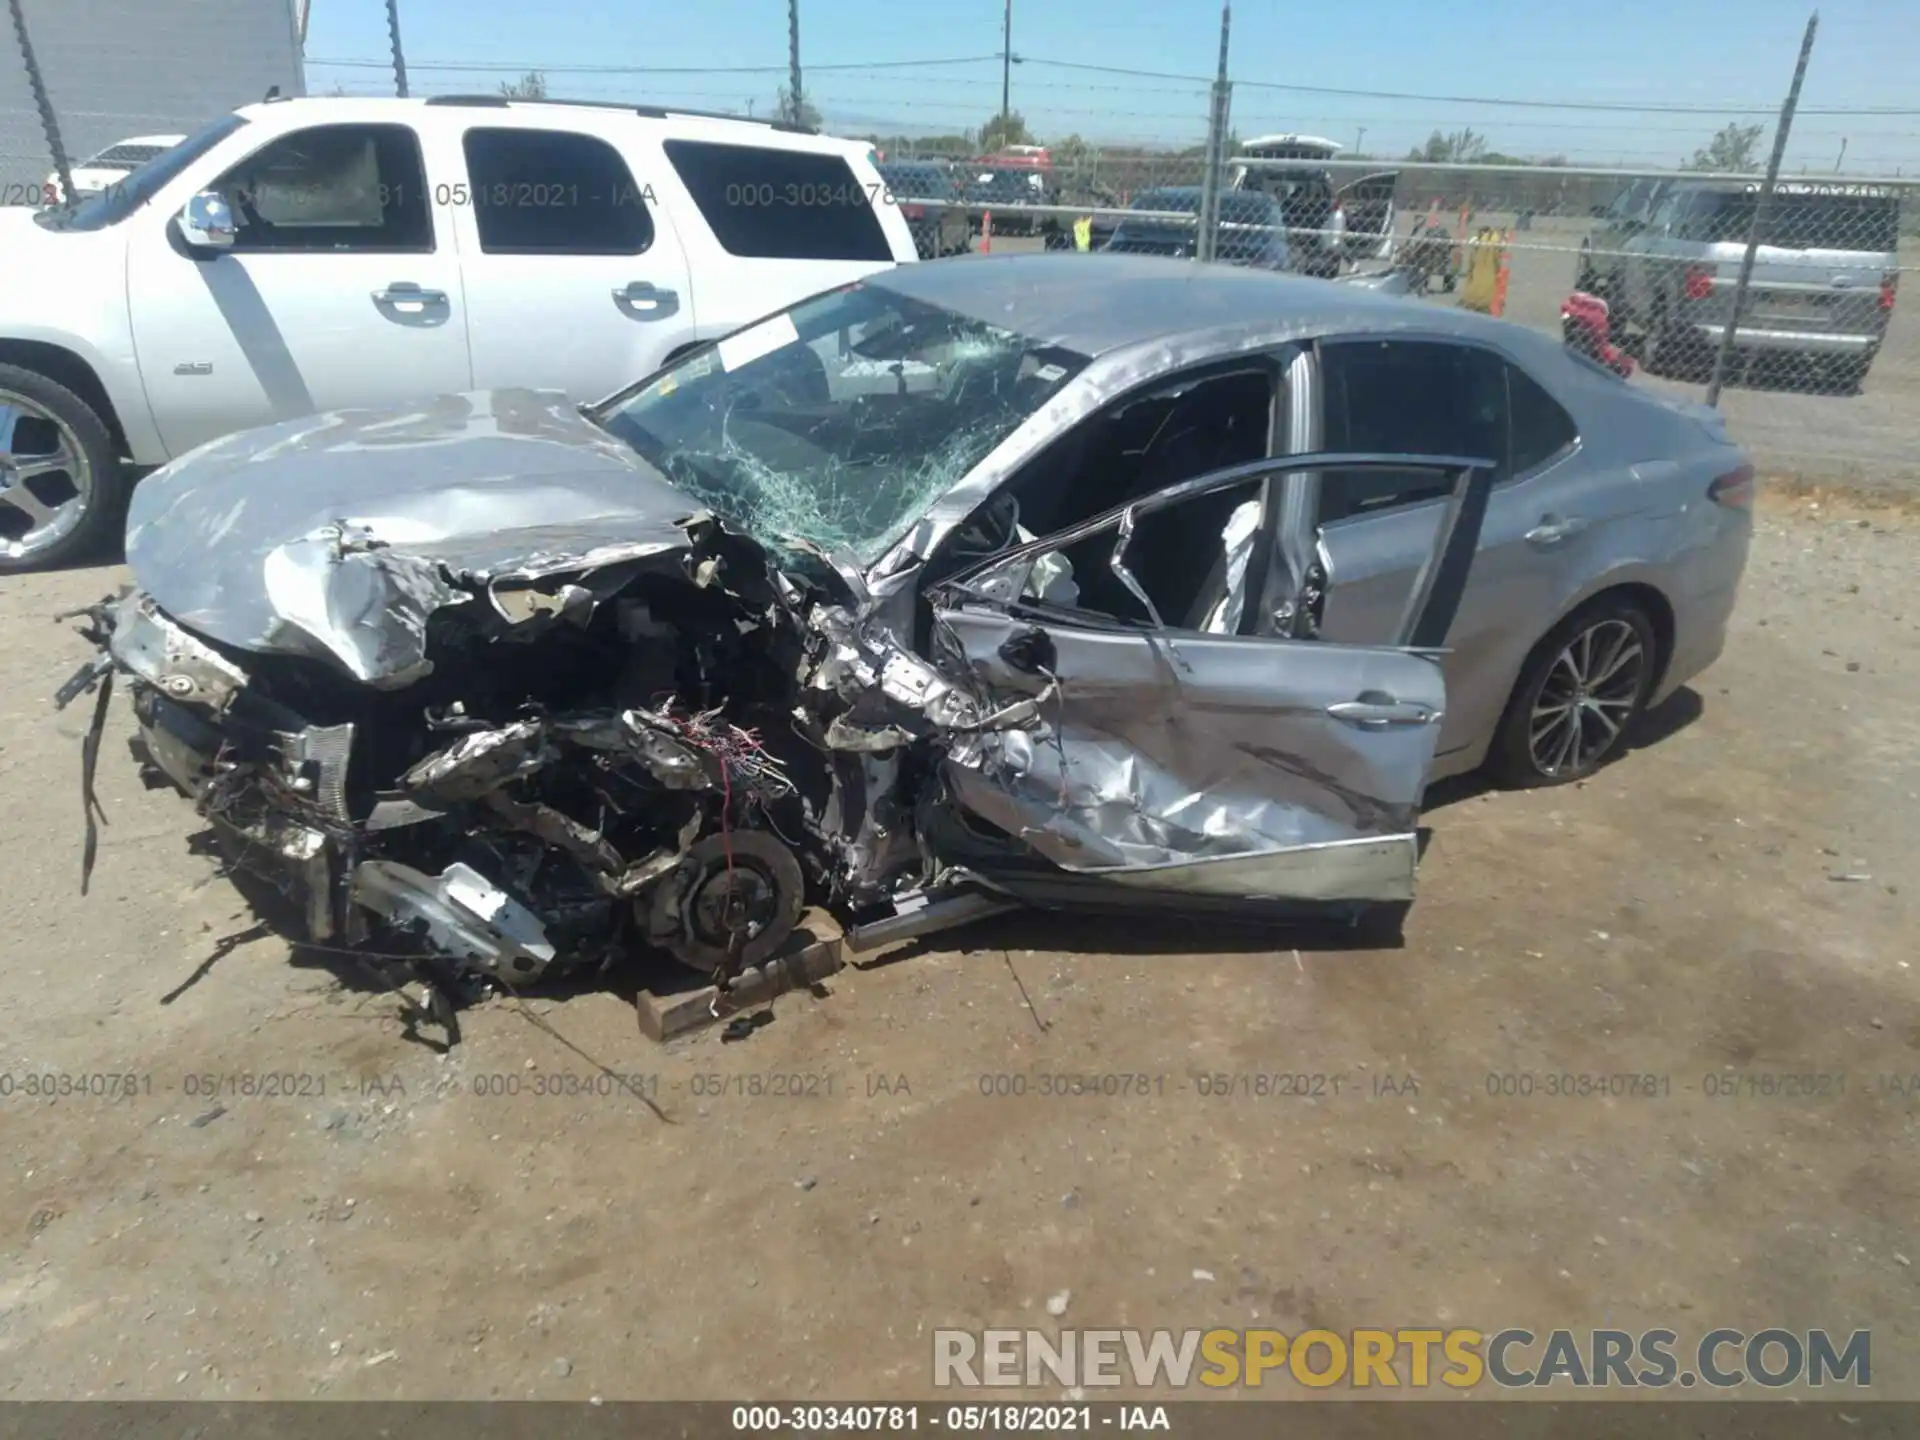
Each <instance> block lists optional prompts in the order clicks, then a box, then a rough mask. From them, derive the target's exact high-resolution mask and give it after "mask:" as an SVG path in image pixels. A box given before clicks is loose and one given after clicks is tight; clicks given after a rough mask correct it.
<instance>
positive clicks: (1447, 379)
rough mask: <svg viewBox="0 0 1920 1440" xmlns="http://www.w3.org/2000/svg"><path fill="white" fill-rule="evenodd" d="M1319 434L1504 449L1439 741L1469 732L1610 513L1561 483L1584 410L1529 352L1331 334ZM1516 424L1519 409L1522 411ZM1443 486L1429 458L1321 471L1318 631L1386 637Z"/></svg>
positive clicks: (1396, 446) (1453, 644)
mask: <svg viewBox="0 0 1920 1440" xmlns="http://www.w3.org/2000/svg"><path fill="white" fill-rule="evenodd" d="M1317 391H1318V393H1319V395H1320V396H1321V405H1320V424H1321V426H1322V429H1321V432H1320V434H1321V437H1322V438H1321V439H1320V441H1319V443H1320V444H1321V445H1323V446H1324V447H1325V448H1327V449H1330V450H1366V451H1377V452H1382V453H1386V454H1408V455H1421V454H1432V453H1435V452H1436V451H1444V452H1447V453H1457V454H1463V455H1469V456H1472V457H1475V458H1484V459H1487V460H1491V461H1493V462H1494V467H1495V468H1494V472H1493V478H1494V488H1493V490H1492V499H1491V501H1490V503H1489V506H1488V510H1487V516H1486V522H1485V525H1484V526H1483V528H1482V530H1481V533H1480V537H1479V538H1480V552H1479V554H1478V555H1477V557H1476V558H1475V562H1474V567H1475V568H1474V577H1473V584H1472V585H1471V586H1470V587H1468V590H1467V593H1466V595H1465V597H1464V598H1463V600H1462V602H1461V606H1460V613H1459V617H1458V619H1457V620H1456V621H1455V622H1454V626H1453V633H1452V636H1451V637H1450V640H1449V648H1448V655H1447V658H1446V670H1447V686H1448V689H1449V691H1450V693H1451V695H1452V697H1453V700H1452V704H1451V705H1450V707H1449V713H1448V716H1447V721H1446V725H1445V728H1444V731H1443V733H1442V735H1441V737H1440V753H1441V754H1447V753H1450V752H1452V751H1454V750H1458V749H1461V748H1462V747H1464V746H1467V745H1470V744H1472V743H1473V742H1474V741H1475V740H1476V739H1477V738H1478V737H1479V736H1480V735H1482V734H1484V733H1485V731H1486V730H1487V728H1488V727H1489V726H1490V725H1491V724H1492V723H1493V720H1494V718H1495V717H1494V716H1493V715H1490V714H1489V713H1488V711H1489V707H1490V706H1491V707H1496V708H1497V706H1499V705H1501V704H1504V703H1505V700H1506V695H1507V692H1508V690H1509V689H1510V688H1511V686H1512V678H1513V674H1514V673H1515V671H1517V669H1518V665H1519V659H1518V658H1517V657H1520V656H1523V655H1524V653H1525V651H1526V650H1527V649H1528V648H1529V647H1530V646H1531V645H1532V644H1533V642H1534V640H1535V639H1537V638H1538V635H1539V633H1540V632H1541V631H1542V630H1544V629H1545V627H1546V625H1547V623H1548V622H1549V620H1550V619H1551V617H1552V616H1553V615H1554V614H1555V613H1556V610H1555V607H1556V606H1557V605H1558V604H1559V603H1560V597H1561V595H1562V593H1563V590H1564V583H1563V577H1564V575H1565V574H1566V573H1567V571H1568V570H1569V568H1570V567H1577V566H1578V564H1579V561H1580V557H1581V556H1582V555H1584V554H1586V553H1587V550H1588V547H1589V546H1590V545H1591V544H1592V543H1593V542H1594V541H1595V540H1596V539H1597V538H1598V535H1599V526H1600V523H1601V517H1599V516H1598V515H1597V514H1596V513H1594V511H1593V507H1592V506H1591V505H1590V504H1586V503H1576V501H1575V500H1574V499H1573V498H1570V497H1566V496H1563V495H1562V494H1561V490H1562V485H1561V481H1562V479H1563V478H1564V472H1563V471H1562V469H1561V466H1562V462H1564V461H1565V460H1566V459H1567V457H1568V456H1570V455H1571V454H1572V453H1573V450H1574V446H1575V444H1576V441H1577V438H1578V437H1577V434H1576V432H1575V428H1574V423H1573V420H1572V418H1571V417H1570V416H1569V415H1568V414H1567V413H1566V411H1565V410H1564V409H1563V408H1562V407H1561V406H1560V405H1559V403H1558V402H1557V401H1555V400H1554V399H1553V397H1552V396H1551V395H1549V394H1547V393H1546V391H1545V390H1543V389H1542V388H1541V387H1540V385H1539V384H1538V382H1536V381H1535V380H1533V379H1532V377H1531V376H1529V375H1527V374H1526V373H1525V372H1524V371H1522V370H1520V369H1519V368H1518V367H1517V366H1514V365H1511V364H1510V363H1509V362H1508V361H1507V360H1505V359H1504V357H1502V356H1499V355H1497V354H1495V353H1494V352H1492V351H1490V350H1483V349H1480V348H1478V347H1476V346H1470V345H1458V344H1452V343H1448V342H1443V341H1430V340H1422V341H1387V342H1382V341H1379V340H1376V339H1354V340H1346V341H1329V342H1325V343H1323V344H1322V345H1321V346H1320V349H1319V370H1318V385H1317ZM1516 422H1517V423H1516ZM1445 511H1446V498H1445V490H1444V488H1443V487H1442V486H1440V485H1439V484H1437V483H1436V478H1435V477H1434V476H1433V475H1432V473H1431V472H1423V471H1420V470H1417V469H1409V470H1372V471H1360V470H1356V471H1344V470H1331V471H1328V472H1325V473H1324V474H1323V475H1322V476H1321V483H1320V491H1319V496H1318V510H1317V519H1318V523H1319V525H1320V544H1321V548H1322V553H1323V554H1324V556H1325V557H1326V560H1327V562H1328V569H1329V574H1330V581H1331V583H1330V586H1329V589H1328V593H1327V598H1326V604H1325V608H1324V611H1323V614H1322V618H1321V626H1320V634H1321V636H1322V638H1324V639H1327V640H1331V641H1334V642H1336V643H1353V642H1356V641H1360V640H1363V639H1364V638H1366V637H1368V636H1371V635H1376V634H1378V633H1379V631H1380V628H1381V627H1382V626H1383V625H1384V624H1386V623H1388V622H1389V621H1390V619H1391V617H1393V616H1395V615H1398V614H1399V613H1400V611H1401V610H1402V608H1403V607H1404V606H1405V605H1406V603H1407V597H1408V595H1409V594H1410V593H1411V592H1412V590H1413V586H1414V584H1415V580H1416V577H1417V576H1418V574H1419V571H1420V567H1421V565H1422V564H1423V562H1424V560H1425V557H1426V555H1427V552H1428V551H1429V550H1430V549H1431V547H1432V545H1433V538H1434V534H1435V530H1436V527H1437V526H1438V525H1439V524H1440V523H1441V520H1442V517H1443V516H1444V514H1445Z"/></svg>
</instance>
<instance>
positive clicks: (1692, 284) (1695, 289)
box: [1682, 265, 1713, 300]
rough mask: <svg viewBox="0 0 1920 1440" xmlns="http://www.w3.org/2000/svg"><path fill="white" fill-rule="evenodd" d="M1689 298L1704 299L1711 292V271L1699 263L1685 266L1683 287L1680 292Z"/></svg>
mask: <svg viewBox="0 0 1920 1440" xmlns="http://www.w3.org/2000/svg"><path fill="white" fill-rule="evenodd" d="M1682 293H1683V294H1685V295H1686V297H1687V299H1689V300H1704V299H1706V298H1707V297H1708V296H1709V295H1711V294H1713V271H1711V270H1709V269H1707V268H1706V267H1705V266H1701V265H1690V266H1688V267H1687V278H1686V284H1685V289H1684V290H1683V292H1682Z"/></svg>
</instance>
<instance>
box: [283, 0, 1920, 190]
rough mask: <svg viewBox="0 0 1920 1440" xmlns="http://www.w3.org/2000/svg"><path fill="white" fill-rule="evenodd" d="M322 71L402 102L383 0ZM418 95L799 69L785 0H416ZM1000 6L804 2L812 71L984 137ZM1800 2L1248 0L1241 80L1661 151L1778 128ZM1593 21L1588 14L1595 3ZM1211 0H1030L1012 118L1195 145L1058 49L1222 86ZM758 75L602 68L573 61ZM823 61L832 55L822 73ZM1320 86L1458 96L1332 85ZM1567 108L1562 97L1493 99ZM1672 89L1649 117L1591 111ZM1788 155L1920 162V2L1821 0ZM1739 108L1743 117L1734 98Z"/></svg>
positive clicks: (664, 92) (1022, 25)
mask: <svg viewBox="0 0 1920 1440" xmlns="http://www.w3.org/2000/svg"><path fill="white" fill-rule="evenodd" d="M311 3H312V7H313V9H312V16H311V20H310V22H309V29H308V36H307V55H308V77H307V78H308V86H309V88H310V89H311V90H313V91H315V92H324V91H327V90H330V89H332V88H333V87H335V86H339V87H341V88H343V89H345V90H347V91H348V92H349V93H356V94H357V93H366V94H389V93H391V74H390V71H388V70H387V69H385V68H368V67H367V66H366V65H365V64H364V63H363V64H360V65H346V66H343V65H336V64H327V63H323V62H327V61H359V62H378V64H379V66H380V67H384V65H385V62H386V56H387V36H386V9H385V5H384V0H311ZM400 12H401V28H402V34H403V38H404V42H405V48H406V55H407V60H408V66H409V78H410V80H411V82H412V89H413V91H414V93H416V94H428V93H433V92H435V91H440V92H446V91H473V90H476V89H484V90H491V89H493V88H494V87H495V86H496V85H497V84H498V83H499V82H500V81H501V80H503V79H509V78H512V76H511V75H510V74H509V73H507V71H506V70H504V69H494V70H488V69H477V68H476V69H466V70H447V69H437V68H432V67H435V66H445V65H453V64H460V63H462V62H465V63H466V64H469V65H472V66H476V67H479V66H493V67H511V68H513V69H521V68H524V69H544V70H545V71H546V72H547V76H548V87H549V90H550V92H551V93H553V94H554V95H556V96H571V97H578V98H587V99H620V100H633V101H651V102H654V103H666V104H679V105H686V106H690V107H699V108H704V109H715V110H737V111H741V112H745V111H746V110H747V108H748V106H749V105H751V106H752V107H753V109H754V111H755V113H758V114H765V113H767V111H768V110H769V109H770V108H771V105H772V103H773V97H774V93H775V89H776V87H777V86H778V85H780V84H781V83H782V81H783V80H784V76H785V66H786V60H787V7H786V3H785V0H697V3H692V4H687V3H673V4H650V3H647V0H400ZM1002 14H1003V8H1002V4H1001V3H1000V0H800V48H801V62H802V68H803V72H804V77H805V84H806V90H807V92H808V94H809V97H810V98H811V99H812V100H813V101H814V103H815V104H816V105H817V106H818V107H819V109H820V110H821V112H822V114H823V115H824V116H825V119H826V122H827V125H828V126H829V128H833V129H839V130H844V131H850V132H865V131H871V130H880V131H884V132H889V133H893V132H898V133H906V134H913V133H933V132H941V131H952V130H961V129H972V128H976V127H978V126H979V125H980V124H981V122H983V121H984V120H986V119H987V118H988V117H990V116H991V115H992V114H994V113H995V112H996V111H997V110H998V109H999V106H1000V63H999V60H998V58H997V57H998V55H999V51H1000V48H1001V20H1002ZM1807 14H1808V4H1807V0H1601V3H1598V4H1594V3H1584V4H1572V3H1568V0H1478V3H1475V0H1465V3H1456V4H1436V3H1431V0H1371V3H1348V4H1330V3H1326V0H1320V3H1313V4H1305V3H1297V0H1295V3H1288V0H1241V3H1238V4H1236V5H1235V6H1234V8H1233V32H1232V44H1231V51H1230V60H1229V70H1230V72H1231V74H1232V77H1233V79H1234V81H1235V89H1234V95H1233V124H1234V128H1235V129H1237V130H1238V131H1239V132H1240V133H1241V134H1242V135H1251V134H1255V133H1258V132H1261V131H1268V130H1301V131H1307V132H1311V133H1317V134H1324V135H1327V136H1330V137H1331V138H1333V139H1336V140H1340V141H1342V142H1344V143H1346V144H1349V145H1351V144H1353V143H1355V141H1356V140H1359V139H1360V138H1361V137H1360V131H1361V128H1362V127H1365V137H1364V141H1363V142H1362V143H1363V144H1364V148H1365V149H1366V150H1368V151H1369V152H1377V153H1385V154H1400V153H1403V152H1404V151H1405V150H1406V149H1407V147H1408V146H1409V145H1412V144H1415V143H1418V142H1419V141H1421V140H1424V139H1425V138H1426V136H1427V134H1428V133H1429V132H1430V131H1432V130H1434V129H1435V128H1439V129H1443V130H1455V129H1459V128H1460V127H1462V126H1471V127H1472V128H1473V129H1475V130H1476V131H1478V132H1480V133H1481V134H1483V135H1485V136H1486V137H1487V140H1488V143H1489V144H1490V145H1491V146H1492V147H1493V148H1495V149H1498V150H1504V151H1508V152H1510V153H1514V154H1521V155H1531V156H1544V155H1550V154H1560V155H1565V156H1566V157H1567V158H1568V159H1570V160H1571V161H1573V162H1575V163H1588V164H1609V163H1615V162H1624V163H1627V164H1636V165H1637V164H1646V165H1670V164H1673V163H1676V162H1677V161H1679V160H1680V159H1682V158H1684V157H1685V156H1686V155H1688V154H1690V153H1691V152H1692V151H1693V149H1694V148H1695V147H1696V146H1698V145H1699V144H1701V143H1703V142H1704V141H1705V140H1706V139H1707V138H1708V136H1710V135H1711V134H1712V133H1713V131H1714V130H1715V129H1717V128H1718V127H1719V126H1720V125H1721V124H1723V123H1725V122H1726V121H1727V120H1729V119H1741V120H1746V121H1765V122H1766V123H1767V130H1766V135H1767V136H1768V137H1769V138H1770V137H1771V135H1772V124H1771V115H1770V113H1767V112H1771V111H1772V110H1774V109H1775V108H1777V106H1778V104H1779V100H1780V98H1781V96H1782V95H1784V93H1785V91H1786V86H1787V82H1788V80H1789V78H1790V77H1791V75H1792V71H1793V62H1794V56H1795V53H1796V50H1797V47H1798V44H1799V39H1800V32H1801V29H1802V27H1803V26H1804V24H1805V23H1806V18H1807ZM1595 16H1598V17H1602V22H1601V23H1598V24H1596V23H1594V21H1593V19H1592V18H1591V17H1595ZM1219 22H1220V11H1219V7H1218V5H1217V4H1214V3H1210V0H1050V3H1039V0H1014V13H1013V50H1014V53H1015V55H1017V56H1023V57H1026V63H1021V64H1017V65H1015V66H1014V68H1013V108H1014V109H1015V110H1017V111H1019V112H1021V113H1022V114H1024V115H1025V117H1026V119H1027V122H1028V124H1029V126H1030V127H1032V128H1033V129H1034V130H1035V131H1036V132H1037V133H1038V134H1039V135H1040V137H1041V138H1042V139H1053V138H1058V137H1060V136H1062V135H1065V134H1068V133H1072V132H1077V133H1079V134H1081V135H1083V136H1085V137H1086V138H1088V139H1090V140H1096V141H1100V140H1104V141H1127V140H1132V141H1153V142H1173V143H1182V144H1185V143H1197V142H1198V141H1199V140H1200V139H1201V138H1202V136H1203V135H1204V133H1205V127H1206V89H1205V84H1204V81H1201V82H1198V83H1196V82H1195V81H1193V80H1188V79H1184V78H1129V77H1126V76H1121V75H1112V74H1104V73H1098V72H1095V71H1089V70H1075V69H1069V68H1065V67H1064V66H1062V65H1059V64H1047V63H1042V62H1049V61H1051V62H1072V63H1073V64H1077V65H1083V66H1103V67H1115V68H1119V69H1131V70H1141V71H1153V72H1162V73H1164V74H1167V75H1171V76H1175V77H1207V76H1211V74H1212V72H1213V69H1214V66H1215V62H1216V58H1217V55H1218V50H1219ZM954 57H993V58H989V59H981V60H975V61H973V62H971V63H956V64H949V65H940V66H929V67H924V68H912V69H899V70H879V71H868V72H861V71H855V70H835V69H832V68H830V67H832V66H836V65H847V64H857V63H861V62H873V61H907V60H925V59H947V58H954ZM575 66H577V67H589V66H606V67H649V68H653V69H657V70H666V69H680V68H683V67H684V68H689V69H703V70H721V69H731V68H737V67H767V68H766V73H733V74H726V73H705V74H691V73H681V74H666V73H650V74H606V73H602V74H593V73H583V72H580V71H570V70H569V69H568V68H567V67H575ZM814 67H819V68H814ZM1256 82H1266V84H1267V85H1269V86H1276V87H1277V86H1296V87H1303V86H1315V87H1326V88H1331V89H1346V90H1360V91H1369V92H1394V93H1399V94H1418V95H1425V96H1433V97H1460V98H1457V99H1439V98H1435V99H1391V98H1363V97H1357V96H1344V95H1341V96H1330V95H1324V94H1314V93H1302V92H1300V91H1297V90H1287V89H1281V88H1261V86H1260V85H1259V84H1258V83H1256ZM1500 99H1506V100H1525V101H1551V102H1559V103H1558V104H1557V105H1556V106H1555V108H1532V107H1514V106H1505V105H1495V104H1491V103H1488V102H1490V101H1493V100H1500ZM1608 104H1633V105H1644V104H1654V105H1668V106H1672V105H1681V106H1688V105H1691V106H1701V107H1706V108H1705V110H1704V113H1698V114H1646V113H1629V112H1625V111H1618V110H1608V109H1604V108H1601V109H1579V108H1576V107H1577V106H1578V105H1589V106H1596V105H1597V106H1604V105H1608ZM1801 104H1802V107H1803V109H1804V110H1812V111H1818V110H1823V109H1828V110H1834V109H1839V110H1859V109H1865V108H1870V107H1880V108H1897V109H1905V110H1907V111H1908V112H1909V113H1907V114H1904V115H1863V114H1848V115H1833V114H1803V115H1802V116H1801V118H1800V120H1799V122H1798V123H1797V124H1796V125H1795V127H1794V143H1793V145H1792V147H1791V148H1790V150H1789V152H1788V160H1789V165H1790V167H1791V168H1794V169H1807V170H1814V171H1831V170H1832V169H1833V167H1834V165H1835V163H1836V161H1837V159H1838V157H1839V155H1840V149H1841V141H1842V139H1843V138H1844V139H1845V140H1846V141H1847V150H1846V169H1847V170H1848V171H1849V172H1852V173H1857V174H1858V173H1881V174H1892V173H1895V172H1896V171H1901V172H1903V173H1905V174H1907V175H1915V174H1920V0H1828V3H1827V4H1825V5H1824V6H1823V7H1822V9H1821V16H1820V34H1819V39H1818V41H1817V42H1816V45H1815V49H1814V55H1813V62H1812V65H1811V67H1810V69H1809V71H1808V76H1807V83H1806V88H1805V91H1804V94H1803V96H1802V100H1801ZM1735 107H1739V108H1740V109H1741V110H1745V111H1751V112H1754V113H1751V114H1739V115H1736V114H1735V113H1734V109H1735Z"/></svg>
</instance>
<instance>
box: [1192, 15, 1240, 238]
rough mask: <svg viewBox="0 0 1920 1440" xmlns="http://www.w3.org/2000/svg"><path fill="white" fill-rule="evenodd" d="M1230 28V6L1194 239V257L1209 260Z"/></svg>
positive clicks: (1223, 149)
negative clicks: (1198, 218)
mask: <svg viewBox="0 0 1920 1440" xmlns="http://www.w3.org/2000/svg"><path fill="white" fill-rule="evenodd" d="M1232 28H1233V6H1232V5H1231V4H1223V5H1221V7H1220V70H1219V75H1218V77H1217V78H1216V79H1215V80H1214V82H1213V105H1212V107H1211V109H1210V112H1209V114H1208V116H1207V173H1206V174H1205V175H1204V176H1202V177H1201V181H1200V233H1199V235H1197V236H1196V237H1195V240H1194V247H1193V256H1194V259H1196V260H1211V259H1213V257H1214V253H1215V251H1216V249H1217V247H1218V244H1219V230H1220V181H1221V179H1222V175H1221V172H1222V171H1224V170H1225V169H1226V168H1227V110H1228V107H1229V105H1230V104H1231V103H1232V96H1233V85H1232V82H1230V81H1229V80H1228V79H1227V33H1228V31H1229V30H1231V29H1232Z"/></svg>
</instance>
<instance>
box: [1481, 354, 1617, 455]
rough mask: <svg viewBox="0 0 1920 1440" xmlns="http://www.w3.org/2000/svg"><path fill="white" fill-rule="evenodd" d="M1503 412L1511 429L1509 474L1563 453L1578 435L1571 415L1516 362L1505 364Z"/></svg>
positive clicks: (1609, 372)
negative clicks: (1505, 411) (1505, 405)
mask: <svg viewBox="0 0 1920 1440" xmlns="http://www.w3.org/2000/svg"><path fill="white" fill-rule="evenodd" d="M1607 373H1608V374H1612V373H1613V372H1612V371H1608V372H1607ZM1507 413H1508V415H1509V417H1510V423H1511V426H1512V431H1513V433H1512V436H1511V444H1512V457H1511V463H1510V465H1509V468H1508V473H1510V474H1513V475H1526V474H1528V473H1530V472H1532V471H1534V470H1538V469H1539V468H1540V467H1541V466H1542V465H1545V464H1547V463H1548V462H1549V461H1552V460H1557V459H1559V458H1560V457H1561V456H1562V455H1564V454H1566V453H1567V451H1569V450H1571V449H1572V448H1573V443H1574V441H1575V440H1577V439H1579V438H1580V432H1579V430H1578V428H1577V427H1576V426H1575V425H1574V423H1573V417H1572V416H1571V415H1569V414H1567V412H1566V411H1565V410H1564V409H1563V408H1561V405H1560V402H1559V401H1558V400H1555V399H1554V398H1553V397H1552V396H1551V395H1549V394H1548V393H1547V392H1546V390H1545V389H1543V388H1542V387H1541V385H1540V382H1539V381H1537V380H1535V379H1534V378H1533V377H1532V376H1531V375H1529V374H1527V372H1526V371H1524V370H1522V369H1521V368H1520V367H1519V366H1517V365H1509V366H1507Z"/></svg>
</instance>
